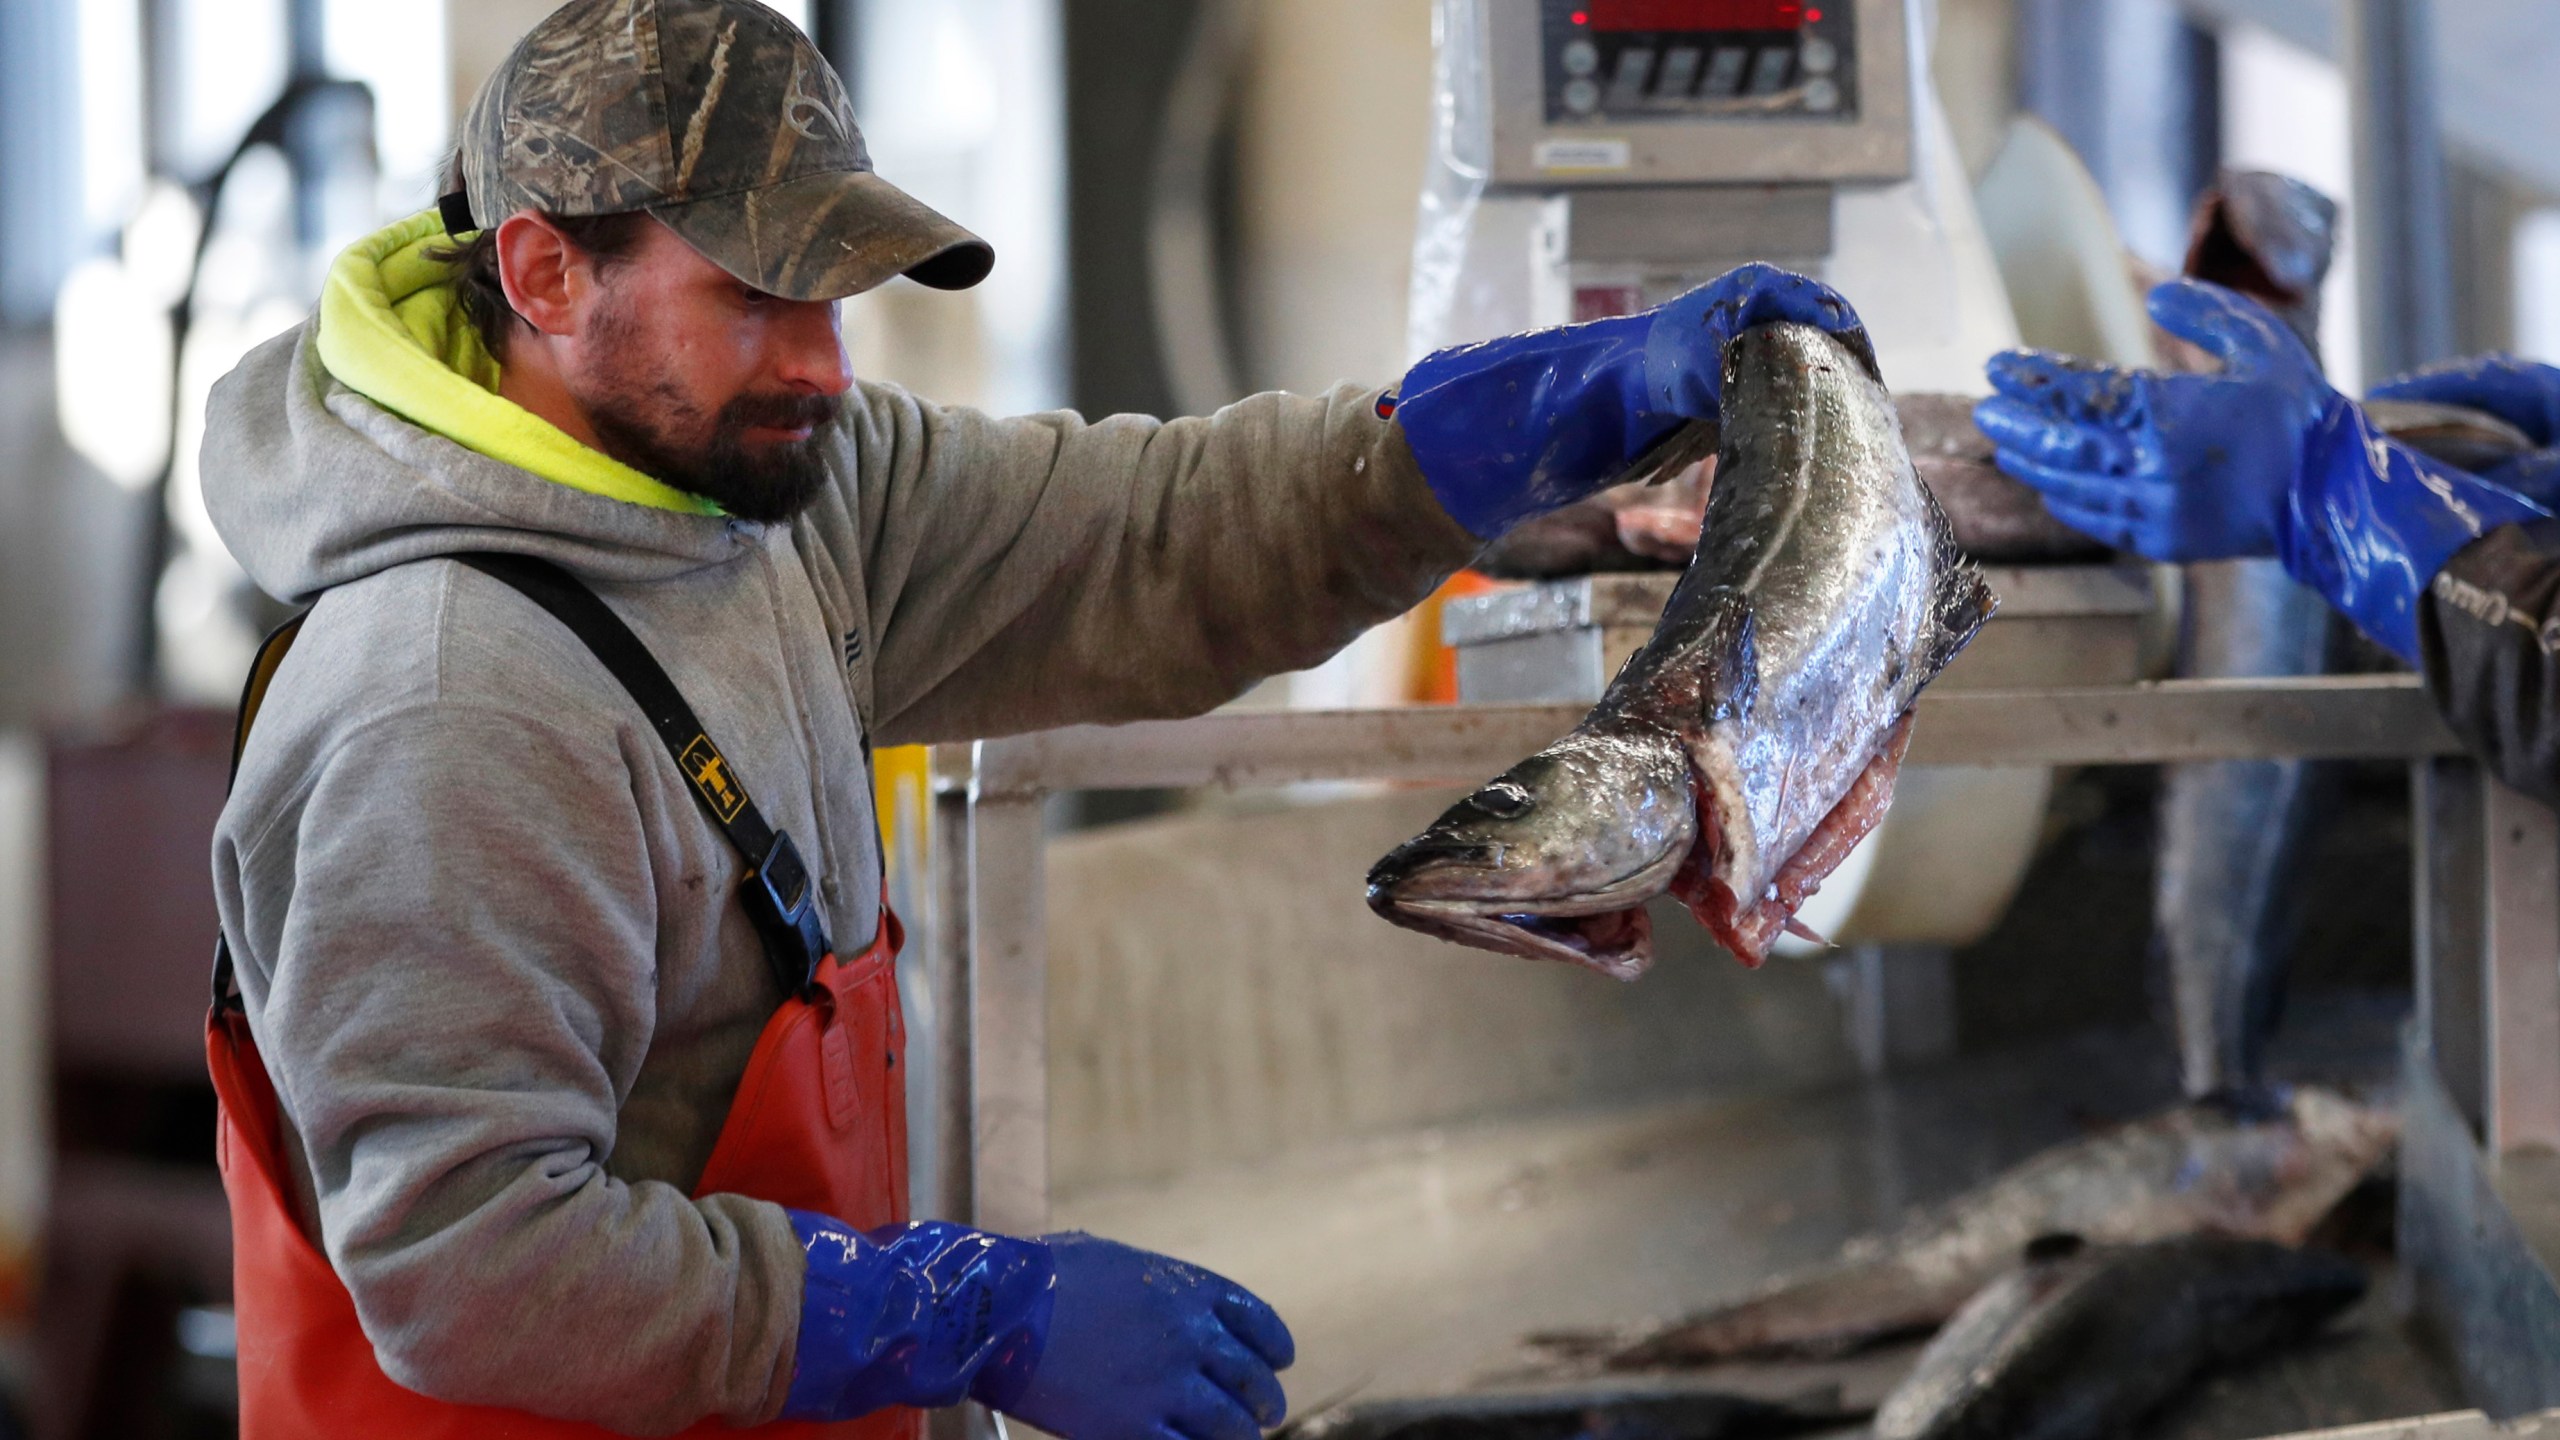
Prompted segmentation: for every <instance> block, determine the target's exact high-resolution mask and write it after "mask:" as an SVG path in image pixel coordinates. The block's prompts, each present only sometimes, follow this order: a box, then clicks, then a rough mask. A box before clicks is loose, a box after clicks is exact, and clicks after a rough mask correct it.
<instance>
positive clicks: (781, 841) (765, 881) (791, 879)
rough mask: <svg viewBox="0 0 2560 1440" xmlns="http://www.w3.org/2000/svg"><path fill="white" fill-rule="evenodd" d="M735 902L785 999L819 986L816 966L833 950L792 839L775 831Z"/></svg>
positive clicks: (806, 870)
mask: <svg viewBox="0 0 2560 1440" xmlns="http://www.w3.org/2000/svg"><path fill="white" fill-rule="evenodd" d="M738 899H739V901H740V903H742V904H744V905H745V906H746V907H747V918H748V919H750V920H753V921H754V922H755V925H756V933H757V935H759V936H761V937H762V938H763V940H764V954H765V959H767V960H768V961H770V962H772V964H773V976H774V978H775V979H776V980H779V981H781V982H782V990H783V993H784V994H786V995H803V994H806V993H807V992H808V991H809V989H810V987H812V986H814V985H815V984H816V983H817V980H818V962H819V961H821V960H823V959H825V958H826V957H827V953H828V952H829V950H831V949H832V948H833V947H832V946H831V945H830V944H829V943H828V941H827V922H826V920H825V918H824V917H822V916H821V915H819V913H818V887H817V886H816V885H815V884H812V883H811V882H810V879H809V867H808V865H807V864H806V863H804V862H803V861H802V860H801V859H800V847H799V846H797V845H794V844H792V843H791V836H790V833H789V832H787V831H782V830H776V831H774V832H773V844H772V845H771V846H770V847H769V848H767V849H766V851H765V852H764V860H763V862H762V863H760V864H758V865H757V866H756V868H755V869H754V870H753V871H751V872H749V874H748V875H747V879H746V883H745V884H744V885H742V886H741V887H739V893H738Z"/></svg>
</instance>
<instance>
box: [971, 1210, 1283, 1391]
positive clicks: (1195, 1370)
mask: <svg viewBox="0 0 2560 1440" xmlns="http://www.w3.org/2000/svg"><path fill="white" fill-rule="evenodd" d="M1045 1243H1046V1244H1047V1246H1048V1249H1049V1253H1050V1256H1051V1257H1052V1259H1053V1260H1054V1261H1055V1262H1056V1264H1057V1269H1058V1303H1057V1314H1056V1316H1055V1317H1054V1318H1053V1319H1052V1320H1051V1321H1050V1323H1049V1327H1048V1330H1049V1334H1048V1345H1047V1347H1046V1348H1045V1349H1044V1350H1043V1351H1042V1352H1041V1354H1040V1356H1039V1360H1038V1363H1037V1364H1036V1365H1034V1366H1033V1367H1032V1369H1031V1371H1030V1373H1029V1375H1028V1376H1027V1377H1025V1379H1024V1382H1023V1383H1022V1385H1021V1387H1020V1389H1019V1390H1018V1391H1016V1392H1014V1393H1004V1392H1001V1391H999V1392H996V1393H993V1394H990V1395H988V1396H986V1397H985V1398H986V1401H987V1403H988V1404H989V1405H992V1406H994V1407H995V1408H996V1409H998V1410H1002V1411H1004V1412H1005V1413H1006V1414H1008V1415H1017V1416H1020V1417H1021V1418H1022V1419H1025V1420H1028V1421H1030V1422H1031V1423H1032V1424H1034V1425H1037V1426H1039V1427H1040V1428H1041V1429H1043V1430H1046V1431H1048V1432H1049V1433H1051V1434H1053V1435H1063V1436H1065V1437H1067V1440H1262V1432H1263V1430H1264V1429H1265V1428H1267V1427H1270V1426H1274V1425H1277V1424H1279V1423H1280V1421H1281V1420H1282V1419H1283V1418H1284V1417H1285V1416H1286V1415H1287V1414H1288V1413H1289V1401H1288V1397H1287V1396H1285V1395H1283V1394H1282V1393H1281V1391H1280V1379H1279V1376H1278V1374H1277V1373H1276V1372H1278V1371H1281V1370H1286V1369H1288V1368H1289V1364H1290V1362H1291V1361H1293V1360H1295V1359H1296V1358H1297V1342H1296V1341H1294V1340H1292V1339H1291V1338H1290V1337H1289V1327H1288V1326H1286V1325H1283V1324H1282V1323H1280V1317H1279V1316H1278V1315H1276V1314H1274V1313H1272V1309H1271V1307H1270V1306H1268V1305H1265V1304H1264V1303H1262V1301H1261V1300H1260V1299H1259V1298H1257V1297H1256V1296H1255V1295H1254V1294H1253V1293H1252V1292H1251V1291H1249V1290H1246V1289H1245V1288H1244V1287H1243V1286H1241V1285H1238V1284H1236V1283H1235V1282H1234V1281H1232V1280H1228V1279H1225V1278H1223V1277H1221V1276H1217V1275H1213V1274H1211V1273H1209V1272H1208V1271H1206V1270H1203V1269H1201V1268H1200V1267H1199V1266H1197V1265H1187V1264H1184V1263H1183V1262H1182V1261H1180V1260H1174V1259H1169V1258H1167V1257H1165V1256H1162V1255H1153V1254H1149V1253H1148V1252H1146V1251H1144V1250H1133V1249H1131V1248H1129V1247H1128V1246H1126V1245H1121V1244H1116V1243H1114V1242H1112V1241H1109V1240H1101V1239H1096V1238H1095V1237H1093V1236H1091V1235H1086V1234H1082V1233H1073V1234H1066V1235H1052V1236H1048V1237H1046V1241H1045Z"/></svg>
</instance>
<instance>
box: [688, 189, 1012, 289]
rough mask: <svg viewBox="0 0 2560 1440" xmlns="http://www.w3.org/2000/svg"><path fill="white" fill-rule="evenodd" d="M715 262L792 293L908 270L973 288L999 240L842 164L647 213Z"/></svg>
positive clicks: (866, 285) (924, 278)
mask: <svg viewBox="0 0 2560 1440" xmlns="http://www.w3.org/2000/svg"><path fill="white" fill-rule="evenodd" d="M649 213H650V214H652V215H654V216H656V217H657V218H658V219H659V220H660V221H662V222H664V223H665V224H666V226H667V228H668V229H670V230H673V231H675V232H676V233H677V234H678V235H681V236H683V237H684V239H685V243H687V244H689V245H691V246H692V247H693V248H694V249H696V250H698V251H700V252H702V255H703V257H704V258H706V259H708V260H709V261H711V263H712V264H714V265H717V266H719V267H720V268H721V269H723V270H726V271H728V272H729V273H730V274H732V275H735V276H737V277H738V278H739V279H740V280H743V281H745V282H746V283H747V284H749V285H753V286H754V287H756V288H757V289H759V290H762V291H764V292H765V293H767V294H770V295H779V296H782V297H783V298H784V299H786V300H841V299H843V298H844V297H845V296H847V295H859V294H861V293H862V292H863V291H865V290H868V289H870V288H872V287H873V286H875V285H878V284H881V283H882V282H884V281H887V280H890V279H894V278H895V277H897V276H900V275H904V276H906V277H907V278H909V279H911V280H913V281H915V282H916V283H917V284H919V285H930V286H932V287H933V288H934V289H936V290H966V289H968V288H969V287H970V286H972V285H975V284H977V283H978V282H979V281H981V280H984V279H986V278H987V272H988V271H989V270H992V269H994V268H995V263H996V252H995V249H994V247H993V246H990V245H989V244H987V242H986V241H984V240H981V239H979V238H978V237H977V236H975V235H972V234H970V233H969V232H968V231H966V230H963V229H961V228H960V227H959V226H958V225H955V224H953V223H952V222H951V221H950V220H948V219H946V218H944V217H943V216H942V215H941V214H940V213H939V212H937V211H935V210H934V209H933V208H932V207H931V206H928V205H926V204H925V203H924V202H922V201H920V200H918V199H916V198H915V197H914V196H912V195H909V194H908V193H907V192H905V191H904V190H901V189H899V188H898V187H897V186H895V185H892V184H890V183H889V182H888V181H886V180H883V179H881V178H880V177H879V176H877V175H874V174H871V173H870V172H868V171H854V170H836V171H829V172H827V173H826V174H823V175H807V176H803V177H801V178H800V179H797V180H786V181H784V182H783V183H781V184H779V185H768V186H766V187H765V188H763V189H761V190H749V191H745V192H742V193H740V194H736V195H720V196H714V197H711V198H709V199H704V200H693V201H688V202H686V203H684V204H681V205H662V206H658V207H655V208H653V209H652V210H650V212H649Z"/></svg>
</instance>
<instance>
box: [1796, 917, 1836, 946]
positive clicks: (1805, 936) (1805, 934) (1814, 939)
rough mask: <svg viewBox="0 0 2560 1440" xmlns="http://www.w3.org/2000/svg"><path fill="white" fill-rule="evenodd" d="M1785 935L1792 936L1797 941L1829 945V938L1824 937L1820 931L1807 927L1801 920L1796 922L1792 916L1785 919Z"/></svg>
mask: <svg viewBox="0 0 2560 1440" xmlns="http://www.w3.org/2000/svg"><path fill="white" fill-rule="evenodd" d="M1787 933H1788V934H1790V935H1793V936H1794V937H1796V938H1797V939H1799V940H1804V941H1809V942H1811V943H1813V944H1815V945H1824V946H1828V945H1830V944H1831V937H1830V936H1828V935H1825V934H1823V933H1822V932H1821V931H1819V930H1816V929H1814V928H1813V927H1812V926H1810V925H1807V924H1806V923H1804V922H1803V921H1801V920H1798V919H1797V918H1796V917H1794V916H1793V915H1790V916H1788V917H1787Z"/></svg>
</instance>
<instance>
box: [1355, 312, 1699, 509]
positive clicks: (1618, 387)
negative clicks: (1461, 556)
mask: <svg viewBox="0 0 2560 1440" xmlns="http://www.w3.org/2000/svg"><path fill="white" fill-rule="evenodd" d="M1652 326H1653V317H1652V316H1651V315H1649V314H1647V315H1622V316H1618V317H1616V318H1614V319H1608V320H1595V321H1591V322H1589V323H1587V324H1582V325H1569V326H1566V327H1564V328H1562V329H1558V330H1539V331H1533V332H1531V333H1529V334H1526V335H1506V336H1503V337H1502V338H1500V339H1497V340H1488V341H1485V342H1484V343H1483V344H1480V345H1461V346H1457V347H1455V348H1453V349H1448V350H1441V351H1437V352H1434V353H1433V354H1430V355H1427V356H1424V357H1423V359H1422V362H1421V363H1420V364H1418V365H1415V366H1414V367H1413V369H1412V370H1410V371H1408V372H1406V374H1405V377H1404V383H1403V384H1402V385H1400V386H1399V387H1398V388H1397V394H1396V402H1395V419H1396V424H1397V426H1398V427H1399V428H1401V429H1402V430H1403V431H1404V439H1405V444H1406V446H1407V447H1409V448H1410V449H1411V450H1412V451H1413V459H1414V463H1415V465H1417V466H1418V467H1420V469H1421V471H1422V478H1423V479H1424V480H1425V481H1426V482H1428V483H1429V484H1430V486H1431V494H1432V496H1433V497H1434V498H1435V499H1437V500H1438V501H1439V502H1440V508H1442V509H1443V510H1446V511H1448V512H1449V517H1450V518H1451V519H1453V520H1456V521H1457V522H1458V523H1459V524H1461V525H1463V526H1465V527H1466V528H1467V532H1468V533H1469V534H1471V535H1474V536H1475V537H1476V538H1478V539H1480V540H1490V539H1492V538H1493V537H1494V536H1497V535H1500V534H1501V533H1502V532H1503V531H1505V530H1508V529H1510V528H1511V527H1512V526H1513V525H1516V524H1518V523H1519V522H1520V521H1523V520H1526V519H1528V518H1529V517H1531V516H1533V515H1542V514H1545V513H1546V512H1547V511H1550V510H1555V509H1559V508H1561V507H1563V506H1566V505H1570V504H1572V503H1573V502H1574V501H1576V500H1580V499H1582V498H1583V497H1584V496H1586V495H1589V494H1591V493H1592V492H1593V491H1595V490H1598V489H1599V488H1600V487H1601V486H1603V485H1605V484H1607V483H1608V482H1609V481H1611V480H1613V479H1615V478H1616V477H1617V475H1618V472H1619V471H1620V470H1622V469H1624V468H1625V466H1626V465H1627V463H1628V462H1629V461H1631V460H1632V459H1634V458H1635V457H1636V456H1637V455H1640V454H1642V453H1643V452H1644V451H1645V450H1646V449H1647V448H1649V447H1650V446H1651V445H1652V444H1653V443H1654V442H1655V441H1657V440H1659V439H1661V438H1662V437H1663V436H1665V435H1668V434H1670V433H1671V431H1672V430H1673V429H1675V428H1677V426H1678V425H1679V423H1680V417H1679V416H1677V415H1668V414H1658V413H1654V410H1653V406H1652V402H1651V399H1650V396H1649V395H1648V393H1647V392H1648V389H1649V387H1648V385H1647V383H1646V380H1645V373H1646V358H1645V353H1646V340H1647V336H1648V333H1649V332H1650V331H1651V329H1652Z"/></svg>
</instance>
